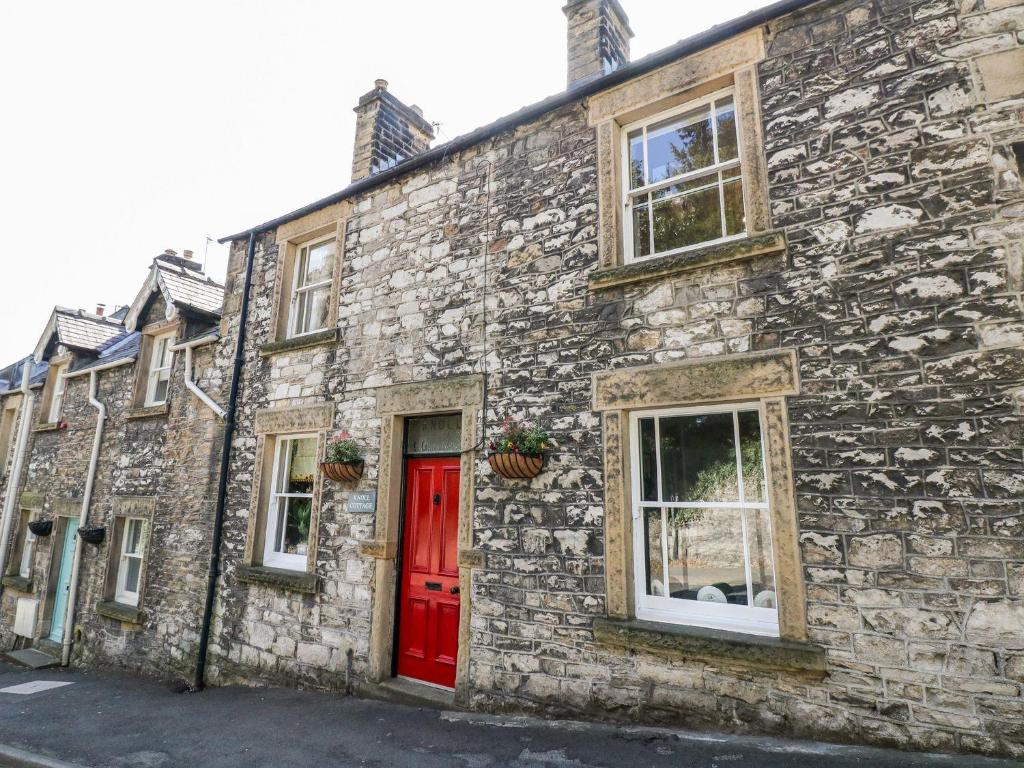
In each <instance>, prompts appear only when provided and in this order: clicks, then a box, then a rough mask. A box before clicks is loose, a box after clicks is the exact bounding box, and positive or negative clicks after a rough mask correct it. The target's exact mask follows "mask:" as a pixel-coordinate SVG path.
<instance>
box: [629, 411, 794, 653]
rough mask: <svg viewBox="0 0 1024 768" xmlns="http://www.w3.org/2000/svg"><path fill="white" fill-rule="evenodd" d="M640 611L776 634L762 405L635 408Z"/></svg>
mask: <svg viewBox="0 0 1024 768" xmlns="http://www.w3.org/2000/svg"><path fill="white" fill-rule="evenodd" d="M631 434H632V435H633V444H632V455H631V470H632V488H633V493H632V496H633V509H632V513H633V531H634V542H633V553H634V575H635V584H636V598H637V600H636V614H637V618H640V619H648V620H652V621H665V622H673V623H678V624H690V625H696V626H703V627H711V628H718V629H729V630H734V631H741V632H749V633H754V634H762V635H776V636H777V635H778V633H779V629H778V614H777V610H776V589H775V574H774V567H773V552H772V531H771V523H770V518H769V505H768V492H767V483H766V470H765V457H764V448H763V446H764V440H763V439H762V426H761V414H760V409H759V405H758V404H749V405H738V406H737V405H733V406H727V407H712V408H686V409H673V410H663V411H647V412H637V413H634V414H633V415H632V429H631Z"/></svg>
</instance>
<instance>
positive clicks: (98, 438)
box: [60, 357, 135, 667]
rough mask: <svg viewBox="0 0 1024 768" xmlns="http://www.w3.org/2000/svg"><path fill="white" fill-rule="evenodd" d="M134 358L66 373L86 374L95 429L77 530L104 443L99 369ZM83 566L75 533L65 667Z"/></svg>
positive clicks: (84, 519)
mask: <svg viewBox="0 0 1024 768" xmlns="http://www.w3.org/2000/svg"><path fill="white" fill-rule="evenodd" d="M134 362H135V359H134V358H131V357H129V358H126V359H124V360H116V361H114V362H112V363H107V364H106V365H98V366H96V367H95V368H89V369H88V370H85V371H81V372H79V373H71V374H67V375H66V376H65V377H64V378H65V379H73V378H77V377H79V376H84V375H85V374H86V373H88V374H89V405H91V406H92V407H93V408H95V409H96V432H95V433H94V435H93V438H92V455H91V456H90V457H89V469H88V472H87V473H86V476H85V491H84V492H83V493H82V511H81V513H80V514H79V516H78V529H79V530H81V529H82V528H84V527H85V525H86V523H87V522H88V520H89V505H90V504H91V503H92V489H93V486H94V485H95V484H96V465H97V464H98V463H99V459H100V443H101V442H103V427H104V425H105V424H106V421H107V407H106V406H105V405H104V404H103V403H101V402H100V401H99V400H98V399H97V397H96V389H97V376H96V374H98V373H99V372H100V371H109V370H110V369H111V368H119V367H120V366H122V365H129V364H131V363H134ZM81 566H82V537H81V536H77V535H76V536H75V558H74V560H72V564H71V582H70V584H69V585H68V606H67V610H66V612H65V614H64V636H63V638H61V640H62V642H61V654H60V665H61V666H62V667H66V666H67V665H68V663H69V662H70V661H71V645H72V643H73V641H74V636H75V627H74V622H75V602H76V601H77V598H78V576H79V571H80V569H81Z"/></svg>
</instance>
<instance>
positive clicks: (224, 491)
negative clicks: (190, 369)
mask: <svg viewBox="0 0 1024 768" xmlns="http://www.w3.org/2000/svg"><path fill="white" fill-rule="evenodd" d="M255 255H256V232H255V230H253V231H251V232H250V233H249V245H248V247H247V248H246V251H245V287H244V288H243V289H242V308H241V311H240V312H239V319H238V341H237V343H236V344H235V366H234V370H233V371H232V374H231V396H230V397H229V398H228V409H227V413H226V414H225V417H224V448H223V450H222V451H221V454H220V478H219V480H218V483H217V509H216V511H215V512H214V515H213V543H212V545H211V548H210V550H211V551H210V576H209V580H208V581H207V582H206V604H205V605H204V606H203V625H202V628H201V629H200V630H199V651H198V658H197V659H196V675H195V679H194V680H193V681H192V689H193V690H195V691H201V690H203V688H204V687H205V686H206V654H207V650H208V648H209V645H210V625H211V624H212V623H213V600H214V598H215V597H216V594H217V577H218V576H220V544H221V539H222V538H223V535H224V507H225V506H226V505H227V499H228V470H229V468H230V465H231V442H232V439H233V438H234V435H235V412H236V410H237V409H238V390H239V386H240V384H241V380H242V364H243V362H244V351H245V324H246V320H247V318H248V316H249V289H250V288H251V287H252V265H253V261H255Z"/></svg>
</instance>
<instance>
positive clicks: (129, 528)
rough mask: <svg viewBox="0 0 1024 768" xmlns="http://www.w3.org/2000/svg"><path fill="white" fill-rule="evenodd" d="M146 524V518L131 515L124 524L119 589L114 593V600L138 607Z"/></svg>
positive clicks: (119, 566)
mask: <svg viewBox="0 0 1024 768" xmlns="http://www.w3.org/2000/svg"><path fill="white" fill-rule="evenodd" d="M145 525H146V521H145V520H142V519H140V518H134V517H130V518H128V519H126V520H125V521H124V524H123V526H122V534H121V555H120V558H119V559H118V566H117V589H116V591H115V593H114V600H115V601H117V602H118V603H121V604H123V605H131V606H136V607H137V606H138V604H139V582H140V581H141V578H142V550H143V533H144V531H145Z"/></svg>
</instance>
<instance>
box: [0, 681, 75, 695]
mask: <svg viewBox="0 0 1024 768" xmlns="http://www.w3.org/2000/svg"><path fill="white" fill-rule="evenodd" d="M65 685H73V683H64V682H58V681H56V680H33V681H32V682H31V683H21V684H19V685H9V686H7V687H6V688H0V693H17V694H20V695H22V696H26V695H28V694H30V693H40V692H41V691H48V690H50V689H51V688H61V687H63V686H65Z"/></svg>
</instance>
